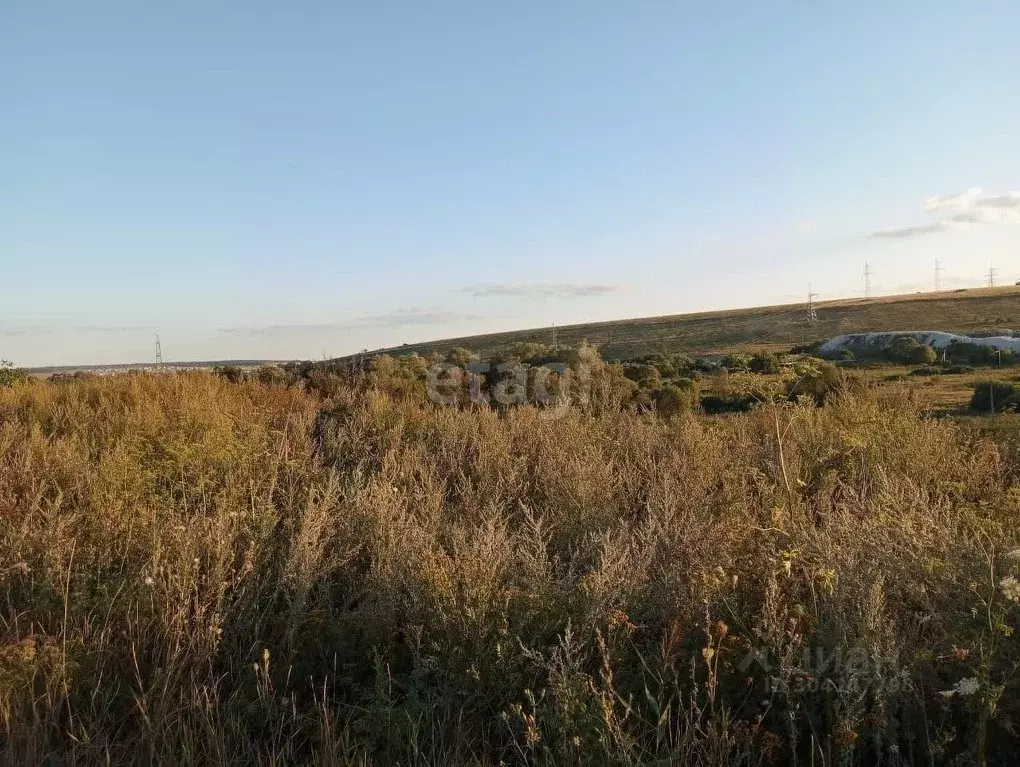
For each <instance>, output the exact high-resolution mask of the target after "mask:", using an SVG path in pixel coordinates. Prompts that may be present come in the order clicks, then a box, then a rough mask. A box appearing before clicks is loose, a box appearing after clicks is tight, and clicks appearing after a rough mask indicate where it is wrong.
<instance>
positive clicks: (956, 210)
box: [869, 187, 1020, 239]
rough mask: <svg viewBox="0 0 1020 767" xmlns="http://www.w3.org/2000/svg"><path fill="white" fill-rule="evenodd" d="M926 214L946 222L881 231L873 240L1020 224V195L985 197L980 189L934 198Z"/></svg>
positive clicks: (1019, 193)
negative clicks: (979, 225) (934, 214)
mask: <svg viewBox="0 0 1020 767" xmlns="http://www.w3.org/2000/svg"><path fill="white" fill-rule="evenodd" d="M924 211H925V212H926V213H940V214H943V216H942V218H940V219H938V220H937V221H933V222H931V223H927V224H917V225H914V226H902V227H893V228H889V229H877V230H875V231H874V232H872V233H871V234H870V235H869V236H870V237H873V238H879V239H882V238H886V239H888V238H893V239H905V238H909V237H920V236H924V235H929V234H938V233H940V232H949V231H952V230H953V229H956V228H960V227H966V226H970V225H973V224H1001V223H1010V222H1016V221H1020V192H1006V193H1005V194H1000V195H993V196H989V195H985V193H984V192H983V191H982V190H981V189H980V188H978V187H973V188H971V189H968V190H966V191H965V192H960V193H959V194H949V195H934V196H933V197H929V198H928V199H927V200H925V201H924Z"/></svg>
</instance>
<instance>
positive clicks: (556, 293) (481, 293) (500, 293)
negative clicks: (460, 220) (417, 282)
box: [462, 282, 620, 298]
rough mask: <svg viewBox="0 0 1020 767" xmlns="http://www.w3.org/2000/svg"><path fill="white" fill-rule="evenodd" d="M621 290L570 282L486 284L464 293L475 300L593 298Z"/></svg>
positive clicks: (608, 285)
mask: <svg viewBox="0 0 1020 767" xmlns="http://www.w3.org/2000/svg"><path fill="white" fill-rule="evenodd" d="M619 290H620V286H619V285H613V284H607V283H570V282H567V283H555V282H516V283H486V284H483V285H469V286H468V287H466V288H462V292H464V293H470V294H471V295H472V296H474V297H475V298H503V297H517V298H591V297H594V296H607V295H609V294H611V293H616V292H618V291H619Z"/></svg>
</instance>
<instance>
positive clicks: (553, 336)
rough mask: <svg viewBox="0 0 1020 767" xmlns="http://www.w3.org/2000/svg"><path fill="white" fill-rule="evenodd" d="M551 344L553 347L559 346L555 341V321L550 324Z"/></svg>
mask: <svg viewBox="0 0 1020 767" xmlns="http://www.w3.org/2000/svg"><path fill="white" fill-rule="evenodd" d="M552 345H553V348H554V349H555V348H557V347H558V346H559V344H557V343H556V323H555V322H554V323H553V326H552Z"/></svg>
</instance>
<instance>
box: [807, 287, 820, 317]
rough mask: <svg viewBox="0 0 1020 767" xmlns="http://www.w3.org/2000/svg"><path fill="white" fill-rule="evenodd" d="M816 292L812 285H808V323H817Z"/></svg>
mask: <svg viewBox="0 0 1020 767" xmlns="http://www.w3.org/2000/svg"><path fill="white" fill-rule="evenodd" d="M816 298H818V294H817V293H815V292H814V286H813V285H808V294H807V321H808V324H810V325H817V324H818V310H817V309H816V308H815V299H816Z"/></svg>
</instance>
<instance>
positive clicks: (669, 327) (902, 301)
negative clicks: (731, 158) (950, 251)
mask: <svg viewBox="0 0 1020 767" xmlns="http://www.w3.org/2000/svg"><path fill="white" fill-rule="evenodd" d="M805 317H806V310H805V307H804V305H803V304H796V305H789V306H769V307H760V308H757V309H735V310H731V311H724V312H706V313H701V314H681V315H675V316H671V317H649V318H644V319H633V320H620V321H617V322H605V323H596V324H589V325H571V326H566V327H559V328H557V329H556V335H557V337H558V340H559V342H560V343H563V344H568V345H572V346H573V345H577V344H578V343H580V342H581V341H583V340H587V341H589V342H590V343H593V344H595V345H597V346H599V347H600V348H601V349H602V353H603V356H605V357H606V358H607V359H610V358H612V359H626V358H632V357H637V356H641V355H644V354H655V353H660V354H662V353H676V352H684V353H687V354H724V353H728V352H732V351H742V350H746V349H747V348H750V347H753V348H770V349H773V350H779V349H788V348H789V347H790V346H792V345H795V344H803V343H807V342H810V341H816V340H820V339H825V338H831V337H833V336H836V335H840V334H843V333H861V332H872V331H884V330H943V331H946V332H950V333H962V334H967V333H971V332H974V331H980V330H986V329H989V328H1000V327H1004V328H1016V329H1020V287H1005V288H984V289H971V290H963V291H952V292H942V293H919V294H916V295H906V296H888V297H883V298H872V299H850V300H843V301H831V302H823V303H821V304H819V306H818V323H817V324H816V325H809V324H808V323H807V322H806V321H805ZM551 337H552V329H551V328H537V329H531V330H521V331H516V332H511V333H497V334H492V335H482V336H472V337H465V338H452V339H447V340H444V341H435V342H430V343H425V344H411V345H408V346H404V347H401V348H400V349H399V350H394V351H399V352H401V353H410V352H417V353H418V354H421V355H427V354H430V353H432V352H435V351H438V352H441V353H444V354H445V353H447V352H449V351H450V350H451V349H453V348H455V347H466V348H469V349H472V350H474V351H476V352H479V353H480V354H482V355H483V356H488V355H491V354H494V353H497V352H501V351H504V350H506V349H507V348H509V347H511V346H512V345H513V344H515V343H519V342H529V341H537V342H540V343H549V341H550V338H551Z"/></svg>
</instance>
